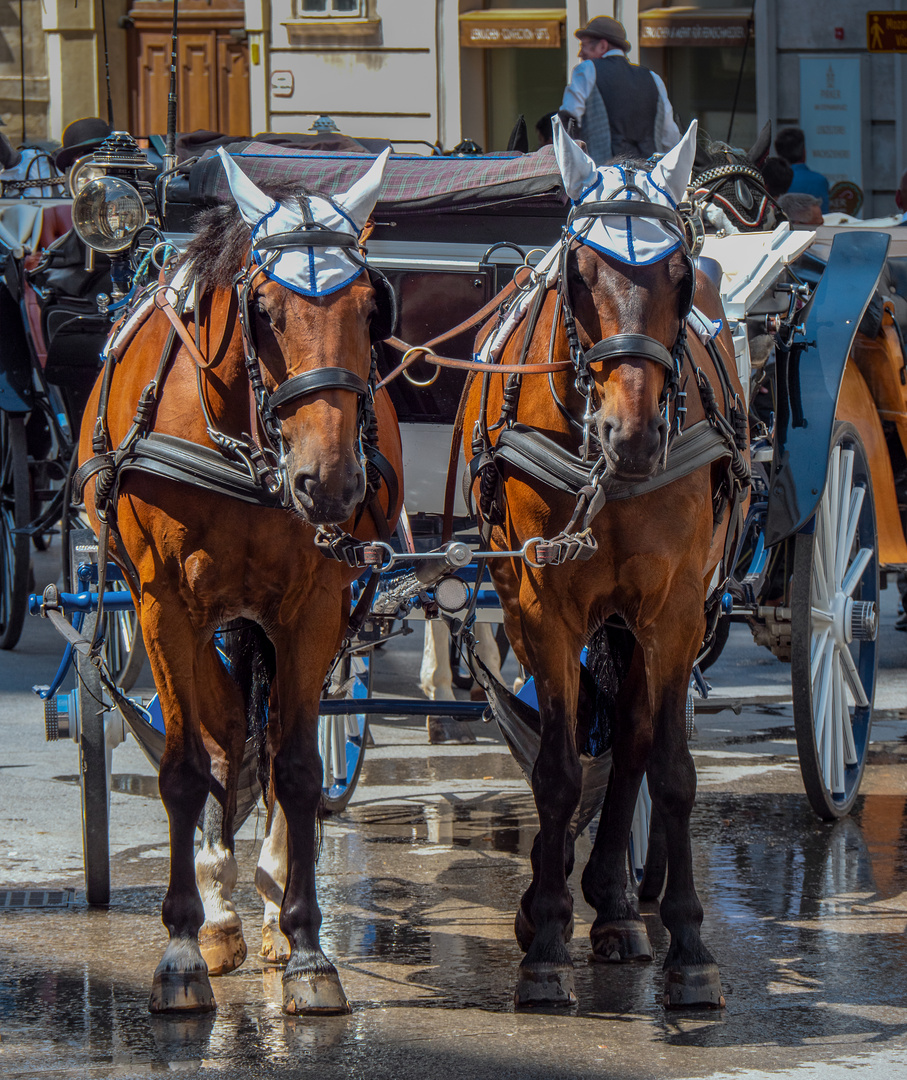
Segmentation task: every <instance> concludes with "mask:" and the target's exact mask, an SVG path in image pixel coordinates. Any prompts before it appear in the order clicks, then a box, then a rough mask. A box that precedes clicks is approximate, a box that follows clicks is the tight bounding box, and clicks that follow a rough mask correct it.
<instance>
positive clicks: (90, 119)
mask: <svg viewBox="0 0 907 1080" xmlns="http://www.w3.org/2000/svg"><path fill="white" fill-rule="evenodd" d="M109 134H110V124H108V123H107V121H106V120H102V119H101V118H100V117H99V116H83V117H82V119H81V120H73V122H72V123H71V124H69V125H68V126H67V128H66V130H65V131H64V132H63V145H62V146H61V147H60V149H59V150H58V151H57V152H56V153H55V154H54V165H56V167H57V169H58V170H59V171H60V172H61V173H62V172H66V170H67V169H68V168H69V166H70V165H72V163H73V162H74V161H78V159H79V158H81V157H85V155H86V154H90V153H91V152H92V151H93V150H97V148H98V147H99V146H100V145H101V143H102V142H103V141H104V140H105V139H106V138H107V136H108V135H109Z"/></svg>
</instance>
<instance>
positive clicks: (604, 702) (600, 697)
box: [578, 626, 636, 757]
mask: <svg viewBox="0 0 907 1080" xmlns="http://www.w3.org/2000/svg"><path fill="white" fill-rule="evenodd" d="M635 647H636V639H635V638H634V637H633V635H632V634H631V633H630V631H629V630H627V629H626V628H624V627H619V626H601V627H599V629H598V630H596V631H595V632H594V633H593V635H592V637H591V638H590V639H589V644H588V646H587V652H586V665H585V667H584V668H582V669H581V679H580V692H579V709H578V714H579V715H578V719H579V721H580V724H581V725H582V726H581V728H580V737H581V738H584V745H583V744H582V743H581V744H580V745H581V746H582V752H583V753H585V754H589V755H590V756H592V757H598V755H599V754H602V753H604V751H605V750H607V749H609V747H610V746H611V743H612V737H613V725H614V718H615V703H616V701H617V693H618V690H619V689H620V686H621V683H622V682H623V681H624V679H625V678H626V676H627V672H629V670H630V661H631V659H632V657H633V650H634V648H635Z"/></svg>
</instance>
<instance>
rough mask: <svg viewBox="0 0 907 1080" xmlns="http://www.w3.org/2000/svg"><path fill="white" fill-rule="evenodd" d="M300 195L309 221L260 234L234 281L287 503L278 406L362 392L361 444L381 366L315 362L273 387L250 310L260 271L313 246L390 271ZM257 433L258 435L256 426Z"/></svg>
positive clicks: (248, 358)
mask: <svg viewBox="0 0 907 1080" xmlns="http://www.w3.org/2000/svg"><path fill="white" fill-rule="evenodd" d="M299 201H300V205H301V206H302V211H303V218H304V221H305V224H304V225H303V227H301V228H299V229H292V230H290V231H288V232H281V233H275V234H274V235H272V236H263V237H262V238H261V239H260V240H253V242H252V245H251V248H250V250H249V255H248V257H247V259H246V263H245V265H244V267H243V268H242V270H240V271H239V273H238V274H237V275H236V277H235V278H234V279H233V287H234V289H235V290H236V294H237V298H238V301H239V323H240V329H241V332H242V342H243V353H244V357H245V364H246V370H247V372H248V376H249V383H250V386H251V388H252V393H253V395H254V401H255V409H256V412H257V414H258V419H259V420H260V423H261V429H262V431H263V432H264V435H265V437H266V439H267V441H268V443H269V444H270V447H271V449H272V451H273V452H274V453H275V454H276V455H277V457H278V460H279V462H280V465H279V471H278V473H277V480H278V483H279V485H280V488H281V493H282V500H283V502H284V503H285V504H286V503H287V501H288V499H289V494H288V484H287V483H286V478H285V475H284V474H285V470H286V465H285V459H286V445H285V442H284V439H283V433H282V429H281V423H280V419H279V417H278V416H277V413H276V411H275V410H277V409H280V408H282V407H283V406H285V405H288V404H290V403H291V402H294V401H298V400H299V399H300V398H304V397H309V396H310V395H313V394H320V393H323V392H324V391H326V390H349V391H351V392H352V393H354V394H356V395H357V397H358V399H359V415H358V418H357V429H358V432H359V442H360V449H361V444H362V441H363V432H364V431H365V430H366V429H367V428H368V427H369V426H370V422H371V420H372V419H373V413H374V391H375V385H376V382H377V366H376V364H375V362H374V358H373V361H372V364H371V368H370V373H369V378H368V379H367V380H366V379H363V378H362V377H361V376H359V375H357V374H356V373H355V372H353V371H350V370H349V369H348V368H344V367H340V366H339V365H330V366H327V367H318V368H313V369H312V370H310V371H303V372H299V373H297V374H295V375H290V376H289V377H288V378H287V379H285V380H284V381H283V382H282V383H280V384H279V385H278V386H277V388H276V389H275V390H273V391H271V392H269V391H268V390H267V388H266V387H265V384H264V379H263V378H262V372H261V363H260V360H259V356H258V347H257V342H256V339H255V333H254V326H253V322H252V318H251V316H250V303H251V299H252V296H253V295H254V289H255V285H256V282H257V278H258V276H259V275H260V274H267V271H268V269H269V267H270V266H271V264H272V263H273V262H274V261H275V260H277V259H278V258H279V257H280V256H281V255H282V254H283V253H285V252H286V251H299V250H302V249H304V248H312V247H316V248H327V247H339V248H344V249H345V252H346V255H347V258H349V259H350V260H351V261H352V262H354V263H357V264H358V265H359V266H361V267H362V268H363V269H364V270H365V271H366V273H367V274H368V275H372V274H375V275H377V276H378V277H379V278H383V277H384V275H383V274H382V273H381V271H380V270H376V269H375V268H374V267H372V266H370V265H369V264H368V263H367V262H366V260H365V258H364V257H363V256H362V255H361V254H360V249H359V239H358V237H356V236H353V235H351V234H350V233H345V232H338V231H336V230H333V229H328V228H327V227H325V226H322V225H319V224H318V222H316V221H315V220H314V219H313V218H312V215H311V210H310V208H309V205H308V199H307V197H305V196H302V197H300V200H299ZM385 283H386V279H385ZM389 288H390V286H389V285H388V289H389ZM391 295H392V291H391ZM252 436H253V439H254V437H255V432H254V431H253V432H252ZM360 456H361V458H362V459H363V460H362V465H363V470H365V466H366V462H365V454H364V452H363V453H361V454H360Z"/></svg>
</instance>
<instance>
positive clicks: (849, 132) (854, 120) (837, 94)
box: [800, 55, 863, 187]
mask: <svg viewBox="0 0 907 1080" xmlns="http://www.w3.org/2000/svg"><path fill="white" fill-rule="evenodd" d="M800 127H802V128H803V132H804V134H805V136H806V164H807V165H808V166H809V168H811V169H815V170H816V172H820V173H822V174H823V176H825V177H826V178H827V179H828V182H829V184H836V183H838V182H839V181H842V180H849V181H851V182H852V183H854V184H856V185H857V186H858V187H862V186H863V131H862V100H861V92H860V58H859V56H836V55H830V56H801V57H800Z"/></svg>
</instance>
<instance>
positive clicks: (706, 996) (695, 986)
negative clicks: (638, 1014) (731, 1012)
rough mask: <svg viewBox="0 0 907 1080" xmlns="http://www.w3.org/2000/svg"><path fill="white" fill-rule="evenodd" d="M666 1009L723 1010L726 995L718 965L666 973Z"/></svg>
mask: <svg viewBox="0 0 907 1080" xmlns="http://www.w3.org/2000/svg"><path fill="white" fill-rule="evenodd" d="M664 987H665V989H664V1006H665V1008H666V1009H723V1008H724V994H722V992H721V978H720V976H719V974H718V965H717V964H693V965H691V966H690V967H686V968H683V969H681V970H679V971H677V970H673V971H672V970H668V971H666V972H665V982H664Z"/></svg>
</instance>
